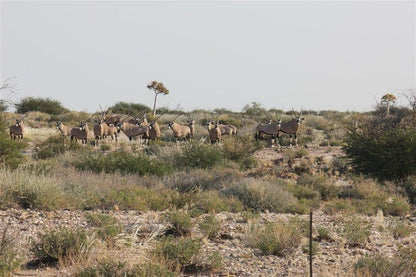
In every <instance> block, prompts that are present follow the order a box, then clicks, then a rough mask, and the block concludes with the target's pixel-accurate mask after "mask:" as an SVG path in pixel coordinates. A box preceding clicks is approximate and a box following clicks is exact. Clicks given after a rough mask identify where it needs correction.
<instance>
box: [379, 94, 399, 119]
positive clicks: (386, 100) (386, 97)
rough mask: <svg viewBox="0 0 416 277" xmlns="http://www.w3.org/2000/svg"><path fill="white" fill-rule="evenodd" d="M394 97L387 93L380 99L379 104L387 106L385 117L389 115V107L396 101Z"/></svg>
mask: <svg viewBox="0 0 416 277" xmlns="http://www.w3.org/2000/svg"><path fill="white" fill-rule="evenodd" d="M396 99H397V98H396V96H394V95H393V94H391V93H387V94H386V95H384V96H383V97H381V104H385V105H386V106H387V115H389V114H390V105H391V104H392V103H394V102H395V101H396Z"/></svg>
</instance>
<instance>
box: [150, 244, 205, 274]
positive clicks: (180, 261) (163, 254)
mask: <svg viewBox="0 0 416 277" xmlns="http://www.w3.org/2000/svg"><path fill="white" fill-rule="evenodd" d="M201 246H202V245H201V241H200V240H198V239H190V238H179V239H175V238H174V237H171V236H168V237H165V238H163V239H162V240H161V241H160V242H159V243H158V244H157V245H156V248H155V250H154V251H153V255H154V256H156V257H159V259H161V260H164V261H165V262H166V265H167V267H168V268H169V269H170V270H172V271H177V270H179V271H182V270H183V269H184V268H185V267H186V266H190V265H192V264H198V258H199V256H200V253H201Z"/></svg>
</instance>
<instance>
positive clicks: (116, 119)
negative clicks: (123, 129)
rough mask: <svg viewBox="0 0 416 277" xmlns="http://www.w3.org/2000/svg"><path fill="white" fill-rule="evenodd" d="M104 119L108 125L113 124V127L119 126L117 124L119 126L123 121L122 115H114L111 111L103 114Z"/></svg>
mask: <svg viewBox="0 0 416 277" xmlns="http://www.w3.org/2000/svg"><path fill="white" fill-rule="evenodd" d="M102 118H103V119H104V121H105V123H107V124H108V125H110V124H112V125H113V126H117V124H119V123H120V122H121V121H122V117H121V115H118V114H116V115H113V113H112V111H111V110H109V111H107V112H103V113H102Z"/></svg>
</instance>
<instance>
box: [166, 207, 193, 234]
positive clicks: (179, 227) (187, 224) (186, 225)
mask: <svg viewBox="0 0 416 277" xmlns="http://www.w3.org/2000/svg"><path fill="white" fill-rule="evenodd" d="M166 221H167V222H169V223H170V224H171V225H172V228H171V229H170V230H169V233H171V234H173V235H175V236H183V235H187V234H189V233H190V229H191V227H192V221H191V216H190V215H189V214H188V213H185V212H181V211H176V212H172V213H169V214H168V215H167V217H166Z"/></svg>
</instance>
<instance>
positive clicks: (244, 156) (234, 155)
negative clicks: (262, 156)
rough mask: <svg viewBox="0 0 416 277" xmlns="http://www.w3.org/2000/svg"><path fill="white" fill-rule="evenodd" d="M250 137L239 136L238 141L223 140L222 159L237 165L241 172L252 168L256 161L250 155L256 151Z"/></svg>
mask: <svg viewBox="0 0 416 277" xmlns="http://www.w3.org/2000/svg"><path fill="white" fill-rule="evenodd" d="M258 148H259V147H258V145H257V144H256V143H255V141H254V139H253V137H252V136H241V137H239V139H238V140H236V139H235V138H234V137H229V138H226V139H224V140H223V152H224V157H225V158H227V159H229V160H231V161H234V162H236V163H238V164H239V165H240V168H241V169H242V170H246V169H250V168H253V167H255V166H256V165H257V161H256V160H255V159H254V158H252V157H251V155H252V154H253V153H254V152H255V151H256V150H257V149H258Z"/></svg>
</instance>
